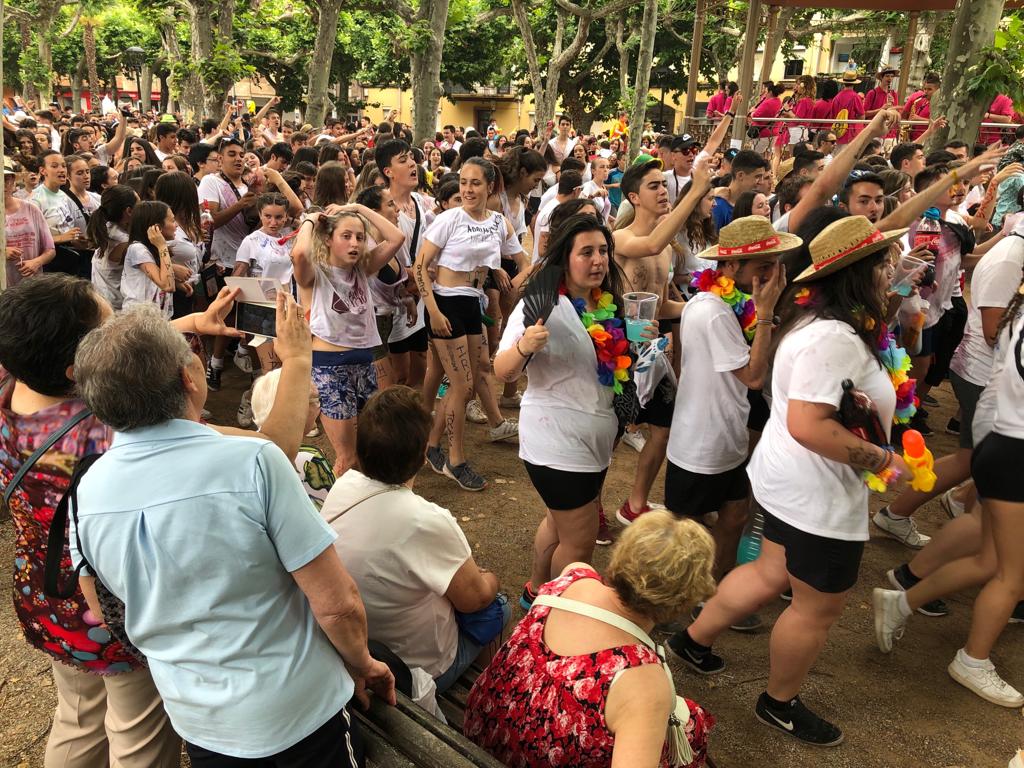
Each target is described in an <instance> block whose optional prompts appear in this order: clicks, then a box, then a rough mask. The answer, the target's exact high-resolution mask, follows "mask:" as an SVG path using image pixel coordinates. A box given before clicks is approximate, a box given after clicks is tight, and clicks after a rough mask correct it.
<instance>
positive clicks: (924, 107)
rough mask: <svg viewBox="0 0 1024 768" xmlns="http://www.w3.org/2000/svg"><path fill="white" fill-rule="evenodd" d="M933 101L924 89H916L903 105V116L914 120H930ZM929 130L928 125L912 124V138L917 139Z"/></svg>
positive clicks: (912, 139)
mask: <svg viewBox="0 0 1024 768" xmlns="http://www.w3.org/2000/svg"><path fill="white" fill-rule="evenodd" d="M931 116H932V103H931V101H929V100H928V99H927V97H925V95H924V91H914V92H913V93H912V94H910V97H909V98H908V99H907V103H906V104H904V105H903V118H904V119H911V118H912V119H914V120H930V119H931ZM926 130H928V126H926V125H912V126H910V140H911V141H917V140H918V138H920V136H921V134H922V133H924V132H925V131H926Z"/></svg>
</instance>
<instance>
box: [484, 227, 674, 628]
mask: <svg viewBox="0 0 1024 768" xmlns="http://www.w3.org/2000/svg"><path fill="white" fill-rule="evenodd" d="M612 249H613V247H612V236H611V233H610V232H609V231H608V229H607V228H606V227H605V226H604V225H603V224H601V223H600V222H599V221H598V220H597V218H596V217H594V216H583V215H576V216H573V217H571V218H570V219H568V220H567V221H566V222H565V223H564V224H563V225H562V226H561V227H559V228H558V230H557V231H556V232H553V233H552V239H551V243H550V245H549V247H548V251H547V254H548V255H547V259H546V261H545V265H544V267H543V269H541V270H540V271H539V272H537V274H535V275H534V276H533V278H532V279H531V280H530V282H529V283H528V284H527V287H526V292H525V296H524V298H523V300H522V301H520V302H519V303H518V304H517V305H516V307H515V309H513V310H512V315H511V316H510V317H509V319H508V325H507V326H506V328H505V333H504V335H503V336H502V338H501V344H500V345H499V347H498V355H497V357H495V358H494V371H495V374H496V375H497V376H498V377H499V378H500V379H502V380H503V381H515V380H516V379H518V378H519V377H520V376H522V375H523V372H524V370H525V369H526V367H527V364H529V366H530V376H529V382H528V384H527V387H526V393H525V394H524V395H523V402H522V406H521V408H520V422H521V424H522V425H523V429H521V431H520V438H519V457H520V458H521V459H522V460H523V463H524V464H525V465H526V472H527V474H528V475H529V476H530V480H531V482H532V483H533V485H534V487H535V488H536V489H537V493H538V494H540V497H541V499H543V501H544V506H545V507H547V515H546V516H545V518H544V520H542V521H541V523H540V526H539V527H538V528H537V534H536V536H535V538H534V559H533V572H532V575H531V579H530V581H528V582H527V583H526V587H525V589H524V590H523V597H522V600H521V603H522V604H523V605H524V606H525V607H526V608H529V604H530V603H531V602H532V600H533V597H534V596H535V595H536V590H537V589H539V588H540V586H541V585H542V584H544V583H546V582H547V581H548V580H549V579H551V578H552V577H553V576H556V575H558V574H559V573H561V572H562V570H563V569H564V568H565V567H566V566H567V565H568V564H569V563H572V562H577V561H582V562H590V560H591V555H592V554H593V551H594V540H595V538H596V536H597V528H598V513H597V510H598V502H599V500H600V496H601V486H602V485H603V484H604V477H605V474H606V473H607V471H608V465H609V463H610V462H611V455H612V449H613V448H614V446H615V440H616V437H617V435H618V432H619V422H618V419H617V417H616V414H615V410H614V408H613V397H614V395H615V394H616V392H619V391H621V389H622V382H623V381H625V380H628V378H629V368H630V366H631V364H632V360H631V358H630V357H629V354H628V349H629V345H628V342H627V341H626V338H625V335H624V332H623V324H622V320H621V313H619V311H618V306H619V303H620V297H621V283H622V281H621V277H620V273H619V270H618V268H617V267H616V265H615V262H614V261H613V259H612ZM654 331H656V327H652V329H650V333H651V338H653V337H654Z"/></svg>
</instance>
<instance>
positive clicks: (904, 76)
mask: <svg viewBox="0 0 1024 768" xmlns="http://www.w3.org/2000/svg"><path fill="white" fill-rule="evenodd" d="M920 15H921V14H920V12H918V11H911V12H910V19H909V20H908V21H907V42H906V44H905V45H904V46H903V55H902V56H900V86H899V90H898V91H897V92H896V93H897V95H898V96H899V99H898V101H899V103H900V104H902V103H903V102H904V101H905V100H906V98H907V95H908V94H909V93H910V83H909V82H907V81H908V80H909V79H910V61H911V60H912V59H913V58H914V39H915V38H916V37H917V19H918V17H919V16H920Z"/></svg>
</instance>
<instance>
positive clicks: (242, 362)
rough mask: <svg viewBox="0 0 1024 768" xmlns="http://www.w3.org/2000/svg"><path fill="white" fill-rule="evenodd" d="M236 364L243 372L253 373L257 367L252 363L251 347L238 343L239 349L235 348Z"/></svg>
mask: <svg viewBox="0 0 1024 768" xmlns="http://www.w3.org/2000/svg"><path fill="white" fill-rule="evenodd" d="M233 360H234V361H235V365H236V366H237V367H238V369H239V370H240V371H242V372H243V373H252V372H253V371H254V370H255V369H254V368H253V365H252V355H250V354H249V348H248V347H243V346H242V345H241V344H239V345H238V349H236V350H235V356H234V358H233Z"/></svg>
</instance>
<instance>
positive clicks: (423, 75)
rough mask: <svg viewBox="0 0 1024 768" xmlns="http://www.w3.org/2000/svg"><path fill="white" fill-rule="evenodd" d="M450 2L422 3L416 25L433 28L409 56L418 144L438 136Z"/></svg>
mask: <svg viewBox="0 0 1024 768" xmlns="http://www.w3.org/2000/svg"><path fill="white" fill-rule="evenodd" d="M448 4H449V0H420V3H419V7H418V8H417V10H416V24H418V25H421V24H429V25H430V35H429V36H428V37H427V38H426V39H425V40H424V41H423V44H422V45H419V46H414V47H413V49H412V52H411V53H410V55H409V73H410V79H411V81H412V133H413V137H414V138H415V140H416V143H417V144H420V143H422V142H423V140H424V139H432V138H433V137H434V134H435V133H436V132H437V106H438V103H439V102H440V101H441V54H442V52H443V48H444V33H445V30H446V29H447V27H448Z"/></svg>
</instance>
